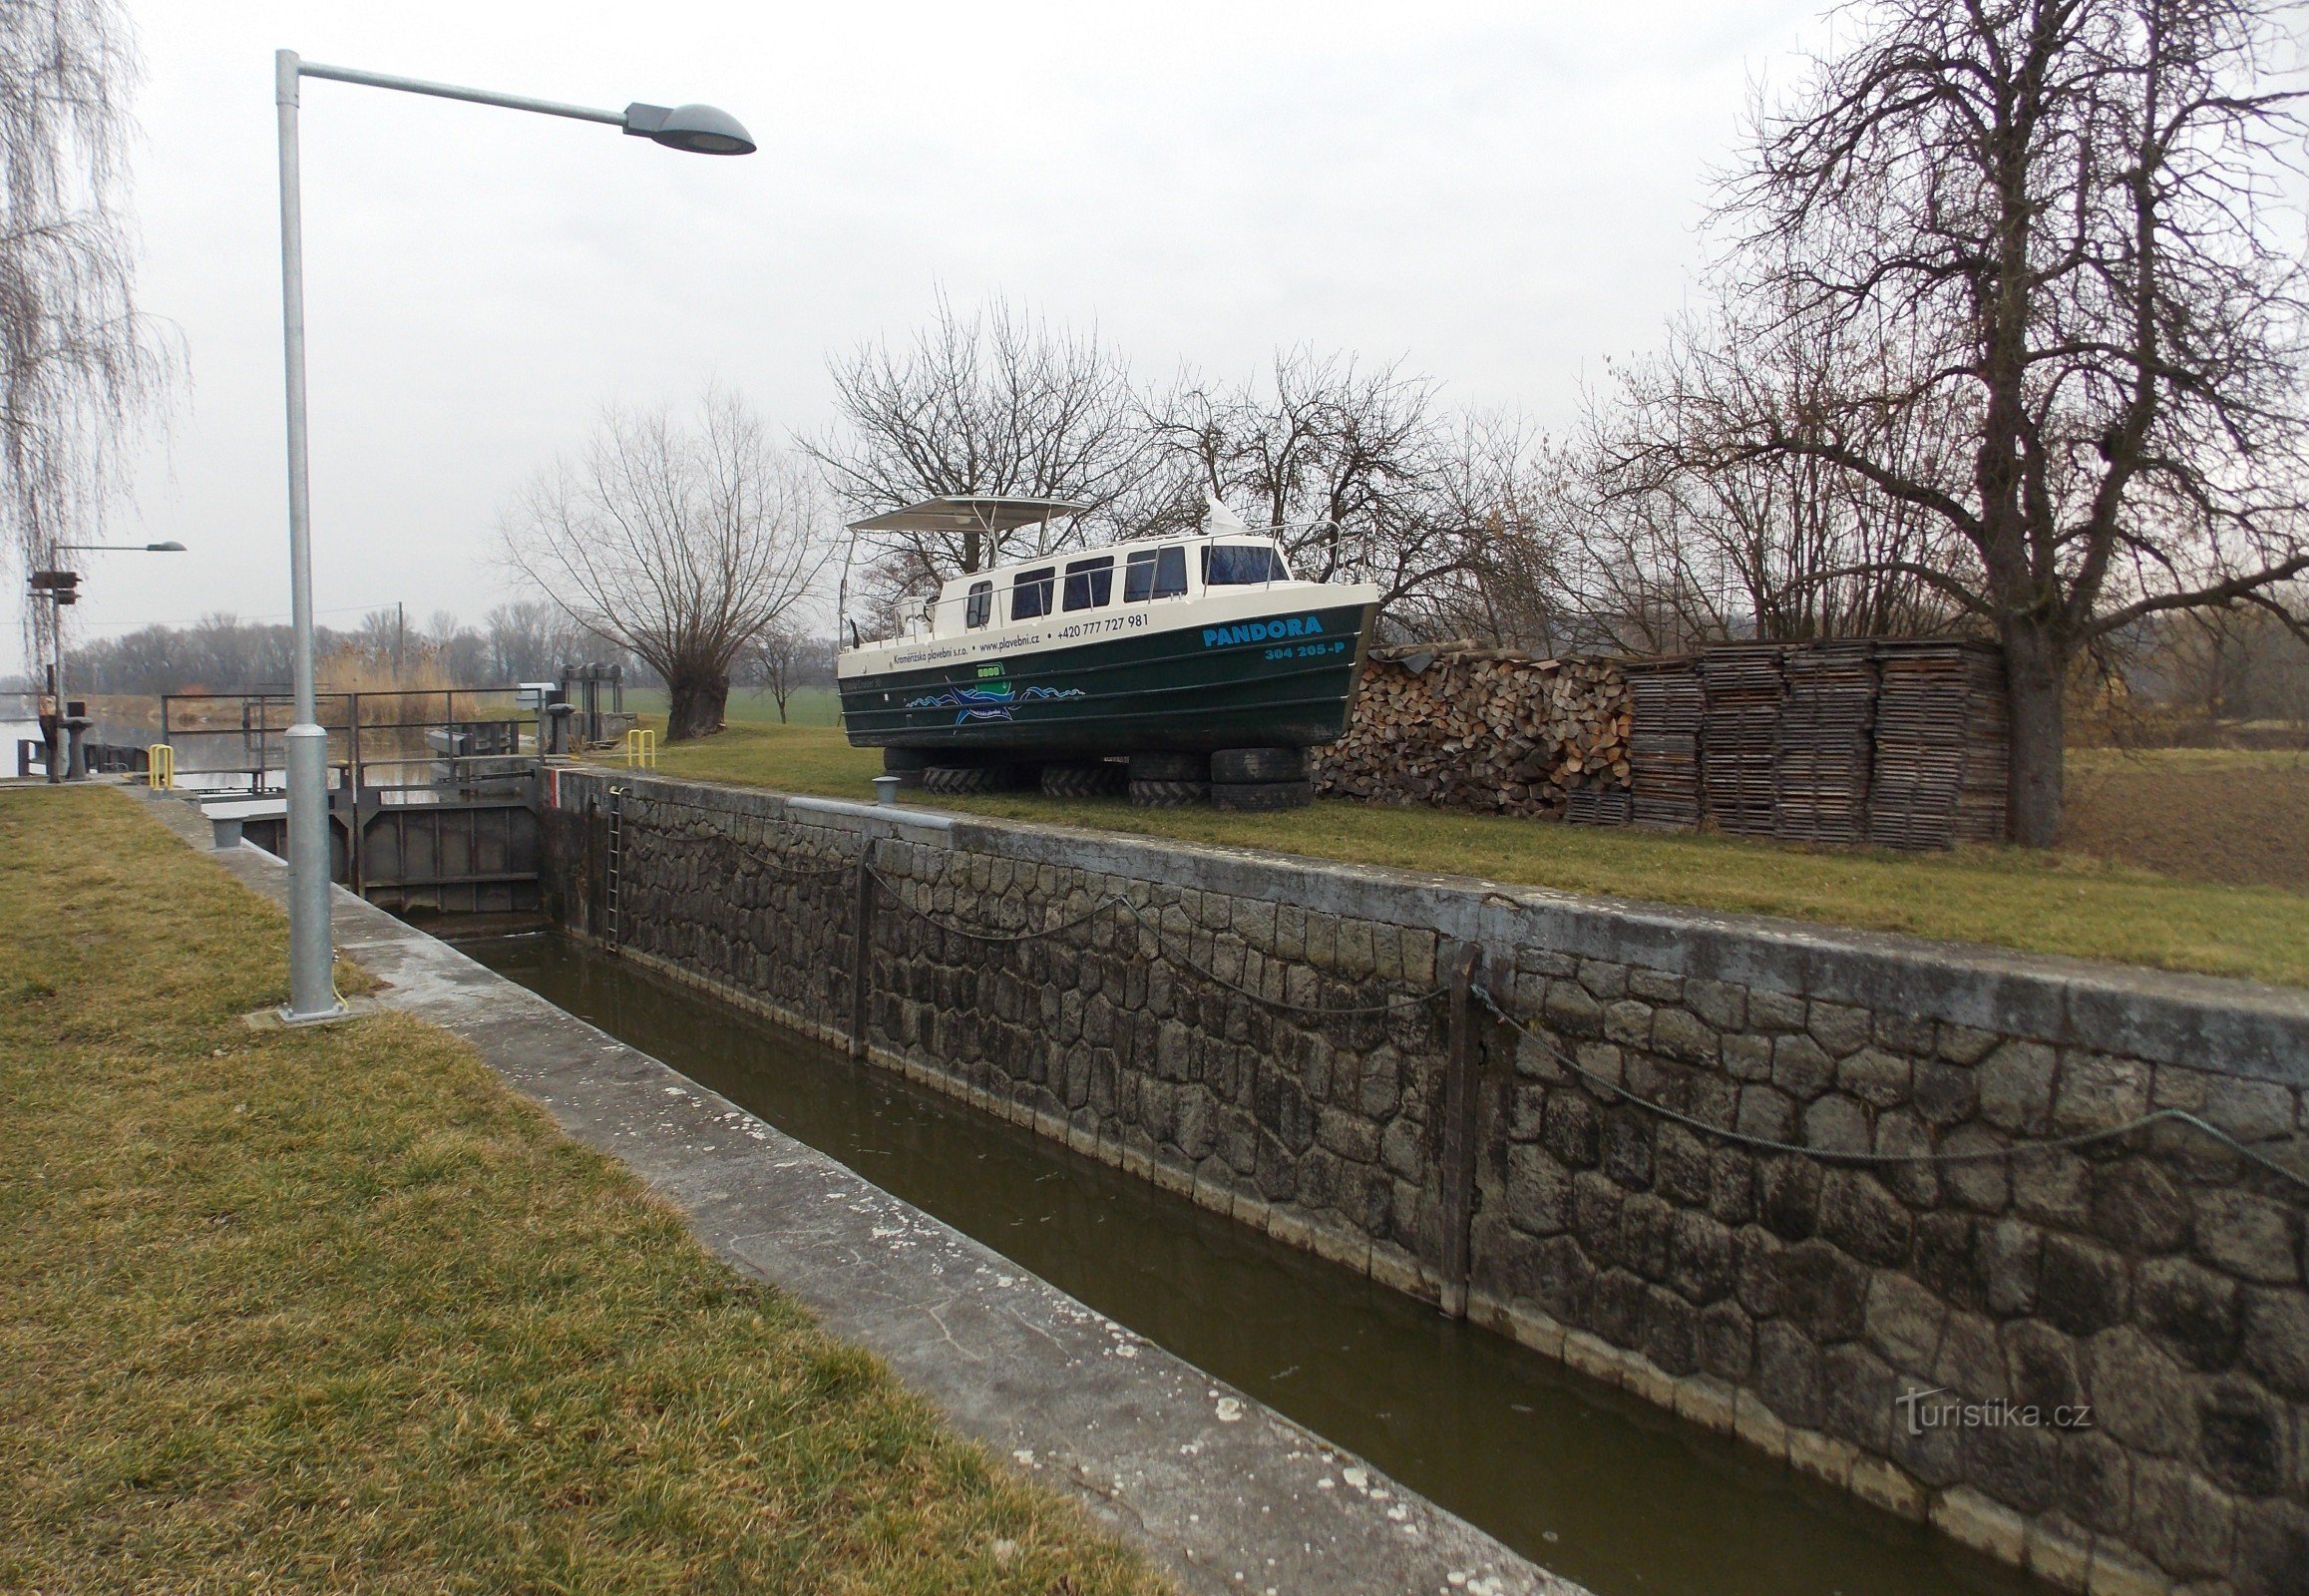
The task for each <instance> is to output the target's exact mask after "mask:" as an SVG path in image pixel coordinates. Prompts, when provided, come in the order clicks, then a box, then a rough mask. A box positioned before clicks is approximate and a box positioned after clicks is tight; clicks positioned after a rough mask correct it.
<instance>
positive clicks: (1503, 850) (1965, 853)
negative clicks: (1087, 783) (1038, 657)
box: [660, 721, 2309, 986]
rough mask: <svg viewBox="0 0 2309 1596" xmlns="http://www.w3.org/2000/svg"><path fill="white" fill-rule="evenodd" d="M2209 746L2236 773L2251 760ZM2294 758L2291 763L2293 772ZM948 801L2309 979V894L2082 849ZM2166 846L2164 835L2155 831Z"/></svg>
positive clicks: (764, 762) (2225, 785)
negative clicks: (1805, 843)
mask: <svg viewBox="0 0 2309 1596" xmlns="http://www.w3.org/2000/svg"><path fill="white" fill-rule="evenodd" d="M2212 757H2214V758H2217V759H2224V760H2227V761H2229V762H2230V764H2231V765H2233V763H2234V761H2235V760H2237V759H2238V758H2239V757H2250V756H2239V755H2235V754H2226V755H2214V756H2212ZM2267 758H2268V759H2270V760H2272V761H2293V760H2296V759H2297V756H2294V755H2271V756H2267ZM660 768H661V769H662V770H663V771H664V773H665V774H667V775H678V776H689V777H694V778H696V779H698V780H703V781H723V782H736V783H741V784H745V785H750V786H765V787H774V788H777V789H779V790H782V791H788V792H803V793H822V794H830V795H833V796H836V797H843V798H853V799H856V798H865V797H868V796H870V795H871V788H870V786H869V783H870V782H871V780H872V778H873V777H874V776H875V775H876V774H878V773H879V772H880V770H881V768H882V766H881V756H880V754H879V753H878V752H877V751H876V750H873V749H862V748H852V747H850V746H849V745H848V744H847V743H846V742H845V741H844V740H843V736H842V733H841V731H840V729H839V728H836V727H819V726H800V725H787V726H779V725H776V724H774V723H773V724H763V723H760V722H758V721H757V722H746V723H738V722H733V723H732V724H731V725H730V726H729V728H728V729H727V730H725V731H723V732H721V733H719V734H718V735H716V736H713V737H709V738H704V739H701V740H699V741H696V742H692V743H685V744H677V745H674V746H671V747H668V748H666V749H665V750H664V751H663V753H662V756H661V760H660ZM2158 768H2163V769H2165V770H2168V771H2169V770H2174V769H2177V770H2180V771H2181V772H2182V773H2183V774H2185V775H2187V776H2188V778H2189V780H2190V781H2191V782H2192V783H2194V784H2195V786H2196V787H2198V788H2203V789H2208V790H2214V791H2220V790H2225V791H2228V792H2230V793H2232V794H2234V793H2236V792H2240V791H2242V792H2252V791H2257V790H2258V789H2257V788H2256V787H2255V786H2254V784H2253V780H2252V778H2253V777H2254V776H2256V775H2258V774H2259V773H2260V772H2259V767H2257V766H2256V767H2254V769H2253V770H2252V771H2248V772H2246V773H2245V776H2244V777H2242V778H2241V777H2240V776H2239V774H2238V772H2237V771H2235V770H2234V769H2233V768H2229V767H2228V766H2224V767H2223V769H2222V770H2220V771H2207V772H2196V771H2195V770H2194V768H2193V767H2192V766H2189V765H2188V764H2187V762H2186V761H2181V760H2167V761H2164V762H2163V763H2162V766H2161V767H2149V768H2147V770H2146V773H2145V775H2141V776H2137V777H2136V776H2133V775H2131V774H2130V769H2131V767H2124V771H2123V772H2120V774H2122V775H2124V777H2125V779H2129V780H2133V781H2135V783H2136V785H2137V784H2138V783H2139V782H2142V781H2145V782H2148V783H2150V784H2151V785H2152V786H2153V780H2154V777H2155V775H2156V774H2157V769H2158ZM2272 768H2275V767H2272ZM2291 770H2292V767H2291V766H2290V765H2288V766H2285V767H2284V770H2283V772H2282V778H2283V780H2284V781H2286V782H2288V783H2289V782H2290V781H2291V780H2292V779H2293V776H2292V774H2291ZM2206 801H2207V802H2209V801H2210V799H2209V798H2208V799H2207V800H2206ZM938 803H939V805H940V806H941V807H942V808H952V809H956V810H962V811H967V812H970V813H974V814H984V815H993V816H998V817H1003V818H1007V819H1016V820H1034V821H1040V822H1045V823H1050V824H1057V825H1067V826H1081V827H1086V828H1095V829H1100V830H1106V831H1119V832H1131V833H1136V834H1139V835H1144V836H1156V837H1172V838H1177V839H1180V840H1182V841H1188V842H1207V843H1223V844H1230V845H1234V846H1239V847H1248V848H1267V849H1273V850H1275V851H1277V852H1281V853H1291V854H1304V855H1312V856H1314V857H1317V858H1324V859H1336V860H1343V861H1347V862H1348V863H1353V864H1368V865H1387V866H1395V867H1399V868H1402V869H1409V870H1430V871H1439V872H1444V873H1448V874H1453V875H1466V876H1480V877H1483V878H1485V879H1488V880H1492V881H1504V882H1514V883H1518V884H1522V885H1528V886H1535V887H1553V888H1558V889H1561V890H1563V891H1566V892H1578V893H1593V894H1600V895H1604V896H1609V897H1616V898H1629V899H1637V900H1642V901H1646V902H1652V903H1666V904H1684V905H1689V906H1692V907H1696V908H1703V909H1721V910H1728V911H1732V912H1737V913H1748V914H1764V915H1784V916H1788V917H1790V918H1793V919H1797V920H1809V921H1816V922H1823V923H1826V924H1830V925H1840V926H1853V927H1858V928H1861V929H1864V930H1872V931H1900V932H1909V933H1913V934H1915V935H1917V936H1923V937H1938V938H1944V939H1948V940H1953V941H1959V942H1978V943H1988V944H1991V945H1993V946H1997V947H2004V948H2018V949H2025V950H2029V951H2032V952H2037V953H2052V954H2070V955H2075V956H2077V957H2079V958H2085V959H2105V960H2114V961H2117V962H2120V963H2126V964H2138V965H2148V966H2152V967H2155V968H2158V969H2163V970H2177V971H2192V972H2196V973H2199V974H2203V975H2212V976H2235V977H2242V978H2245V979H2248V980H2254V981H2266V982H2275V983H2280V984H2285V985H2292V986H2309V893H2303V892H2298V891H2291V890H2287V889H2286V888H2283V887H2275V886H2242V885H2234V884H2227V883H2224V882H2220V881H2199V880H2189V879H2186V878H2184V877H2182V876H2180V875H2178V874H2174V873H2168V872H2160V871H2158V870H2153V869H2149V868H2145V867H2143V866H2142V865H2139V864H2133V863H2127V862H2125V861H2124V860H2122V859H2120V858H2111V857H2107V856H2104V855H2101V854H2095V853H2088V852H2085V851H2083V850H2081V849H2073V850H2064V851H2060V852H2054V853H2047V854H2036V853H2030V852H2027V851H2024V850H2021V849H2013V848H2002V847H1998V848H1984V847H1971V848H1960V849H1957V850H1955V851H1953V852H1950V853H1945V854H1900V853H1893V852H1889V851H1886V850H1880V849H1857V848H1810V847H1802V846H1798V845H1793V844H1786V843H1772V842H1755V841H1749V840H1745V839H1734V838H1728V837H1701V836H1659V835H1655V834H1652V833H1649V832H1639V831H1630V830H1622V829H1597V828H1591V827H1582V826H1563V825H1554V824H1550V823H1548V822H1545V821H1532V820H1519V819H1510V818H1498V817H1490V816H1478V815H1455V814H1447V813H1443V812H1440V811H1436V810H1430V809H1396V808H1389V807H1384V806H1378V805H1371V804H1356V803H1346V802H1328V801H1327V802H1322V803H1318V804H1316V805H1315V807H1314V808H1312V809H1304V810H1298V811H1293V812H1289V813H1284V814H1272V815H1237V814H1220V813H1218V812H1217V811H1215V810H1208V809H1186V810H1163V809H1135V808H1133V807H1131V806H1130V804H1128V803H1127V802H1125V801H1123V800H1120V799H1109V800H1093V801H1060V800H1056V799H1049V798H1044V797H1042V796H1040V795H1039V794H1033V793H1015V794H1004V795H1001V796H998V797H979V798H942V799H939V800H938ZM2175 807H2176V808H2181V807H2185V806H2184V805H2181V804H2178V803H2176V805H2175ZM2195 823H2196V824H2200V825H2204V826H2207V827H2210V828H2213V829H2215V830H2218V829H2219V828H2220V827H2221V826H2222V825H2223V824H2224V822H2223V820H2222V817H2221V815H2220V813H2219V812H2218V811H2217V810H2216V811H2215V812H2214V813H2213V814H2212V815H2211V816H2210V817H2209V818H2207V817H2203V816H2200V817H2199V818H2198V819H2197V820H2196V822H2195ZM2292 824H2294V825H2295V826H2297V827H2298V826H2302V825H2309V817H2303V816H2299V815H2296V816H2295V817H2294V819H2293V822H2292ZM2160 846H2163V847H2168V848H2169V847H2171V846H2172V845H2171V843H2170V842H2169V839H2166V838H2160Z"/></svg>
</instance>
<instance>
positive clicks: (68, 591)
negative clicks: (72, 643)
mask: <svg viewBox="0 0 2309 1596" xmlns="http://www.w3.org/2000/svg"><path fill="white" fill-rule="evenodd" d="M184 552H185V546H184V545H183V544H181V543H52V544H50V545H49V546H48V566H49V569H48V570H46V571H37V572H34V573H33V575H32V587H33V591H34V593H36V594H45V595H46V596H47V598H48V601H49V609H48V635H49V640H50V642H51V643H53V644H54V646H55V649H56V666H55V669H54V670H53V671H52V672H51V673H50V675H49V678H48V687H49V691H50V692H51V693H53V694H54V695H55V697H56V740H55V741H54V742H52V743H50V744H49V745H48V779H49V781H50V783H51V784H53V783H56V782H60V781H64V780H67V779H68V778H70V777H71V776H72V775H73V774H74V772H73V769H72V764H73V759H72V748H73V736H72V728H71V727H70V726H69V725H67V724H66V722H67V720H68V719H69V718H70V714H69V711H68V710H67V709H66V704H67V703H68V702H69V700H68V699H67V698H66V696H65V691H64V606H65V605H66V604H71V603H78V602H80V573H79V572H77V571H66V570H65V569H64V561H63V558H62V557H63V556H65V555H68V554H130V555H181V554H183V553H184Z"/></svg>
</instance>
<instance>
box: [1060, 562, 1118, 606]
mask: <svg viewBox="0 0 2309 1596" xmlns="http://www.w3.org/2000/svg"><path fill="white" fill-rule="evenodd" d="M1113 597H1114V556H1112V555H1108V556H1107V557H1106V558H1105V559H1103V560H1077V561H1075V562H1074V563H1073V564H1072V565H1070V566H1068V567H1067V568H1066V594H1065V604H1066V607H1067V608H1069V609H1103V608H1104V607H1105V606H1106V601H1107V599H1109V598H1113Z"/></svg>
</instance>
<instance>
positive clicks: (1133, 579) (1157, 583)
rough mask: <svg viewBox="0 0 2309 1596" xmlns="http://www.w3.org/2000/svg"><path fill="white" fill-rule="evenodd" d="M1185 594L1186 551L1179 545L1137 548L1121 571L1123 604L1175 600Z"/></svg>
mask: <svg viewBox="0 0 2309 1596" xmlns="http://www.w3.org/2000/svg"><path fill="white" fill-rule="evenodd" d="M1186 591H1187V551H1186V549H1185V548H1184V546H1182V545H1179V544H1173V545H1171V546H1170V547H1169V548H1167V549H1141V550H1139V551H1138V552H1137V553H1135V554H1133V555H1132V556H1131V557H1130V560H1129V562H1128V563H1127V564H1126V565H1124V567H1123V568H1122V601H1123V602H1124V603H1126V604H1143V603H1145V602H1146V601H1147V600H1148V599H1149V598H1177V597H1178V596H1179V595H1180V594H1183V593H1185V592H1186Z"/></svg>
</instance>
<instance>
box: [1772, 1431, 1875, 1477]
mask: <svg viewBox="0 0 2309 1596" xmlns="http://www.w3.org/2000/svg"><path fill="white" fill-rule="evenodd" d="M1859 1456H1860V1453H1859V1449H1858V1448H1857V1447H1855V1446H1853V1445H1852V1443H1851V1442H1850V1441H1843V1440H1838V1439H1836V1437H1835V1436H1833V1435H1823V1434H1821V1433H1820V1432H1819V1431H1818V1430H1816V1429H1791V1430H1789V1431H1788V1466H1789V1467H1790V1468H1793V1469H1796V1470H1797V1471H1798V1472H1800V1473H1806V1474H1809V1475H1811V1476H1812V1477H1813V1478H1814V1479H1824V1480H1826V1481H1827V1482H1828V1483H1829V1484H1831V1485H1834V1486H1836V1487H1837V1488H1838V1489H1842V1488H1843V1487H1845V1486H1846V1485H1848V1484H1850V1482H1851V1478H1852V1464H1853V1463H1855V1462H1857V1461H1858V1460H1859Z"/></svg>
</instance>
